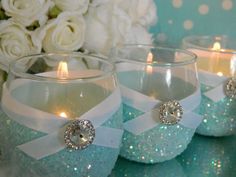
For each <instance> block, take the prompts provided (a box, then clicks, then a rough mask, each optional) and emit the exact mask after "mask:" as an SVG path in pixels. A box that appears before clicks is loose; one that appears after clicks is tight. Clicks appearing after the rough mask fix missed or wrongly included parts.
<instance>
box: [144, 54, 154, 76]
mask: <svg viewBox="0 0 236 177" xmlns="http://www.w3.org/2000/svg"><path fill="white" fill-rule="evenodd" d="M152 62H153V54H152V53H151V52H149V53H148V56H147V64H148V65H147V68H146V71H147V73H148V74H152V72H153V68H152V66H151V64H152Z"/></svg>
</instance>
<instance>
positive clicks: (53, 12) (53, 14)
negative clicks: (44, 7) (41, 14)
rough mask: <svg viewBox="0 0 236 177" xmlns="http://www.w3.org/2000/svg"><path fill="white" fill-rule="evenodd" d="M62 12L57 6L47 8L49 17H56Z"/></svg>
mask: <svg viewBox="0 0 236 177" xmlns="http://www.w3.org/2000/svg"><path fill="white" fill-rule="evenodd" d="M61 12H62V10H61V9H59V8H58V7H57V6H54V7H53V8H51V9H50V10H49V13H48V15H49V18H57V16H58V15H59V14H60V13H61Z"/></svg>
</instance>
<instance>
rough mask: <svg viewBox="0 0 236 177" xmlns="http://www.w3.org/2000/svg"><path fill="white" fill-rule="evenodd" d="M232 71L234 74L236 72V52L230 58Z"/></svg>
mask: <svg viewBox="0 0 236 177" xmlns="http://www.w3.org/2000/svg"><path fill="white" fill-rule="evenodd" d="M230 72H231V75H232V76H234V75H235V72H236V54H234V55H233V56H232V58H231V60H230Z"/></svg>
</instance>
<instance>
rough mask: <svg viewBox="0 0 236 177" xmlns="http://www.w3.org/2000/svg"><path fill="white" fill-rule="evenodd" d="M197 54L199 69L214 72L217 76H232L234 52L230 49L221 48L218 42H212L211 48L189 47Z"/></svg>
mask: <svg viewBox="0 0 236 177" xmlns="http://www.w3.org/2000/svg"><path fill="white" fill-rule="evenodd" d="M189 50H190V51H192V52H194V53H196V54H197V56H198V61H197V66H198V68H199V69H200V70H204V71H208V72H211V73H214V74H216V75H218V76H227V77H230V76H234V74H235V69H234V68H235V67H236V66H235V65H236V63H235V54H233V52H232V50H228V49H223V48H222V47H221V43H220V42H214V43H213V45H212V48H208V49H207V48H206V49H203V50H201V49H192V48H190V49H189Z"/></svg>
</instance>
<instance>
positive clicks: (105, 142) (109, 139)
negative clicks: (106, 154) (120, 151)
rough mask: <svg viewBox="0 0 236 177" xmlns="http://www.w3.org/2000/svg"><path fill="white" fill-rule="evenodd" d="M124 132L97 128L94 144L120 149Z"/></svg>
mask: <svg viewBox="0 0 236 177" xmlns="http://www.w3.org/2000/svg"><path fill="white" fill-rule="evenodd" d="M123 132H124V131H123V130H121V129H115V128H109V127H98V128H96V135H95V139H94V141H93V144H94V145H97V146H104V147H109V148H119V147H120V144H121V139H122V135H123Z"/></svg>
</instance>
